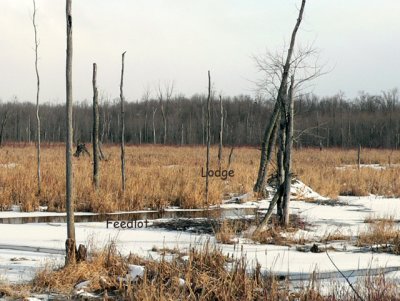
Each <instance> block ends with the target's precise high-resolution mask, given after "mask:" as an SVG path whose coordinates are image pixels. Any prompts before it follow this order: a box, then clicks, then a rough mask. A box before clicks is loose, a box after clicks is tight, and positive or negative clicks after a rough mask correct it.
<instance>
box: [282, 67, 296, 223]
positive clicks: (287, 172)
mask: <svg viewBox="0 0 400 301" xmlns="http://www.w3.org/2000/svg"><path fill="white" fill-rule="evenodd" d="M285 112H286V114H285V124H286V128H285V150H284V157H283V168H284V181H283V184H284V187H283V196H282V213H281V224H282V225H284V226H285V227H288V226H289V204H290V188H291V183H292V148H293V131H294V126H293V120H294V75H292V76H291V78H290V87H289V91H288V97H287V106H285Z"/></svg>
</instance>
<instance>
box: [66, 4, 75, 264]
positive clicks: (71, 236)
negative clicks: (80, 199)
mask: <svg viewBox="0 0 400 301" xmlns="http://www.w3.org/2000/svg"><path fill="white" fill-rule="evenodd" d="M71 6H72V0H66V10H65V11H66V21H67V22H66V23H67V24H66V25H67V58H66V115H67V116H66V117H67V118H66V127H67V137H66V139H67V141H66V160H65V161H66V210H67V242H66V254H67V258H66V264H70V263H74V262H75V252H72V250H75V221H74V198H73V184H72V182H73V174H72V172H73V171H72V136H73V130H72V13H71Z"/></svg>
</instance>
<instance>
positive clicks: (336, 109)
mask: <svg viewBox="0 0 400 301" xmlns="http://www.w3.org/2000/svg"><path fill="white" fill-rule="evenodd" d="M222 103H223V114H224V116H223V117H224V118H223V119H224V123H223V133H224V144H226V145H252V146H259V145H260V141H261V140H262V137H263V132H264V128H263V127H264V124H265V122H266V121H267V120H268V119H269V118H270V117H271V114H272V111H273V108H274V101H273V100H269V99H262V98H260V97H258V98H253V97H251V96H248V95H239V96H235V97H222ZM40 111H41V138H42V140H43V142H64V141H65V135H66V120H65V118H66V117H65V104H63V105H60V104H49V103H47V104H42V105H40ZM294 112H295V117H294V122H295V128H296V130H295V132H294V146H295V147H342V148H354V147H357V146H358V145H362V146H364V147H371V148H395V149H397V148H398V147H399V144H400V104H399V93H398V90H397V89H392V90H388V91H384V92H382V93H381V94H369V93H366V92H360V93H359V94H358V95H357V97H355V98H352V99H349V98H345V96H344V94H343V93H338V94H336V95H333V96H329V97H319V96H317V95H314V94H305V95H301V96H298V97H297V99H296V100H295V105H294ZM73 115H74V118H73V128H74V131H73V141H74V143H78V142H92V118H93V117H92V116H93V110H92V104H91V103H90V102H89V101H81V102H76V103H75V104H74V107H73ZM99 119H100V120H99V136H100V141H101V143H120V139H121V135H120V123H121V112H120V101H119V99H115V100H106V99H100V101H99ZM206 119H207V95H200V94H197V95H193V96H192V97H190V98H189V97H185V96H182V95H177V96H169V97H165V98H164V99H161V100H160V99H159V98H151V97H149V96H144V97H143V99H142V100H141V101H136V102H129V101H126V102H125V139H126V143H128V144H153V143H156V144H168V145H202V144H203V145H205V144H206V138H207V124H206V123H207V122H206V121H207V120H206ZM36 133H37V129H36V106H35V104H34V103H31V102H19V101H17V99H13V100H11V101H8V102H2V101H0V143H4V142H34V141H36V137H37V135H36ZM219 135H220V101H219V96H215V95H214V97H213V98H212V101H211V128H210V139H211V141H210V142H211V144H218V142H219Z"/></svg>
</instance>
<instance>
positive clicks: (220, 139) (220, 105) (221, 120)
mask: <svg viewBox="0 0 400 301" xmlns="http://www.w3.org/2000/svg"><path fill="white" fill-rule="evenodd" d="M219 107H220V127H219V148H218V166H219V167H221V160H222V134H223V130H224V108H223V106H222V96H221V95H220V96H219Z"/></svg>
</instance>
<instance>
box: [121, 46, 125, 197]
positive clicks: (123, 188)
mask: <svg viewBox="0 0 400 301" xmlns="http://www.w3.org/2000/svg"><path fill="white" fill-rule="evenodd" d="M125 53H126V51H125V52H123V53H122V68H121V84H120V98H121V177H122V191H123V192H124V191H125V181H126V179H125V107H124V101H125V98H124V90H123V88H124V67H125Z"/></svg>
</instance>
